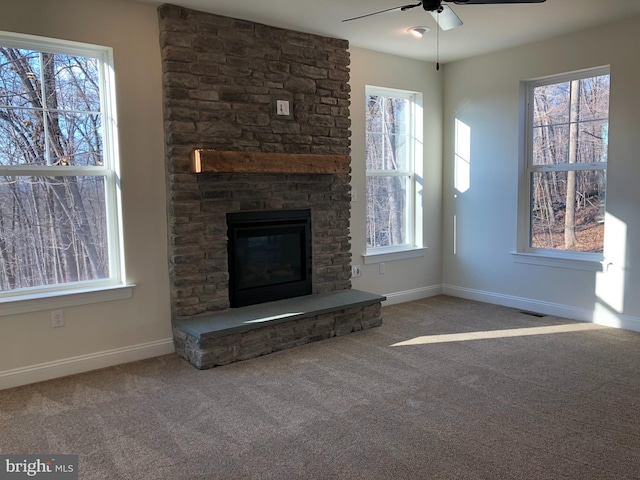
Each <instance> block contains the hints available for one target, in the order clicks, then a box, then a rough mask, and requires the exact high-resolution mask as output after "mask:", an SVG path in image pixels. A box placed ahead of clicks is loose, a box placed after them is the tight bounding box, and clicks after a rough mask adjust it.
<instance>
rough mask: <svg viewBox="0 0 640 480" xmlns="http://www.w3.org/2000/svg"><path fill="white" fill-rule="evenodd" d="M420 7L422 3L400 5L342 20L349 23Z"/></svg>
mask: <svg viewBox="0 0 640 480" xmlns="http://www.w3.org/2000/svg"><path fill="white" fill-rule="evenodd" d="M421 5H422V2H419V3H416V4H411V5H402V6H400V7H393V8H387V9H386V10H380V11H379V12H373V13H367V14H366V15H360V16H359V17H353V18H347V19H346V20H342V21H343V22H350V21H351V20H358V19H360V18H365V17H371V16H373V15H378V14H379V13H389V12H404V11H405V10H410V9H412V8H415V7H419V6H421Z"/></svg>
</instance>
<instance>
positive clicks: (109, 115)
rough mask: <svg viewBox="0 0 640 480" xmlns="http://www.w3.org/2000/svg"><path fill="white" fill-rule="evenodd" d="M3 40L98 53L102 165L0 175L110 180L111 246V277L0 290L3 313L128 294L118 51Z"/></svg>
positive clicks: (21, 37) (7, 169) (8, 169)
mask: <svg viewBox="0 0 640 480" xmlns="http://www.w3.org/2000/svg"><path fill="white" fill-rule="evenodd" d="M0 44H1V45H2V46H6V47H10V48H20V49H26V50H37V51H41V52H42V51H43V52H48V53H58V54H64V55H75V56H83V57H90V58H95V59H97V60H98V61H99V64H100V66H99V70H100V97H101V98H100V102H101V113H102V141H103V160H104V162H103V165H102V166H82V167H79V166H64V167H61V166H49V165H41V166H33V165H15V166H0V176H5V175H7V176H23V175H24V176H48V175H55V176H86V175H91V176H101V177H103V178H104V181H105V203H106V212H107V214H106V216H107V218H106V223H107V234H108V248H109V273H110V276H109V277H108V278H104V279H99V280H91V281H82V282H74V283H67V284H58V285H50V286H42V287H33V288H22V289H15V290H11V291H6V292H0V316H3V315H12V314H19V313H27V312H32V311H38V310H47V309H51V308H61V307H67V306H73V305H85V304H89V303H95V302H102V301H108V300H116V299H122V298H129V297H131V296H132V293H133V292H132V289H133V285H127V284H126V283H125V266H124V252H123V238H122V215H121V212H122V205H121V198H120V169H119V157H118V135H117V120H116V101H115V100H116V99H115V78H114V72H113V50H112V49H111V48H110V47H104V46H98V45H91V44H87V43H79V42H71V41H67V40H57V39H51V38H46V37H39V36H34V35H25V34H17V33H11V32H2V31H0Z"/></svg>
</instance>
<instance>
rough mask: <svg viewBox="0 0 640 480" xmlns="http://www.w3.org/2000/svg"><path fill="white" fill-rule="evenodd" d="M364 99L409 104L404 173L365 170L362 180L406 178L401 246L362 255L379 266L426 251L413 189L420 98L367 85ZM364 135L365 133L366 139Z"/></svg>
mask: <svg viewBox="0 0 640 480" xmlns="http://www.w3.org/2000/svg"><path fill="white" fill-rule="evenodd" d="M365 90H366V91H365V98H366V96H369V95H378V96H384V97H392V98H402V99H405V100H408V101H409V105H410V112H409V126H408V137H409V145H408V150H409V155H408V156H409V165H407V169H406V170H377V169H376V170H366V178H369V177H373V176H385V177H386V176H399V177H407V178H408V180H407V189H406V205H407V212H406V218H405V227H406V239H407V242H406V243H404V244H403V245H394V246H388V247H366V252H365V253H364V254H363V259H364V263H365V264H371V263H380V262H385V261H391V260H399V259H403V258H413V257H418V256H424V254H425V252H426V248H425V247H423V239H422V202H421V200H420V199H421V198H422V197H421V196H420V195H419V192H418V189H417V185H416V183H417V178H423V163H424V159H423V140H422V137H423V130H424V129H423V113H422V109H423V96H422V94H421V93H420V92H412V91H408V90H400V89H395V88H387V87H376V86H370V85H367V86H366V87H365ZM366 134H367V132H365V136H366Z"/></svg>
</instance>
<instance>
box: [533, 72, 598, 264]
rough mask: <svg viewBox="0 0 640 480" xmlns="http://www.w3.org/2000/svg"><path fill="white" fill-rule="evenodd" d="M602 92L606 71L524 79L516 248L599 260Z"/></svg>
mask: <svg viewBox="0 0 640 480" xmlns="http://www.w3.org/2000/svg"><path fill="white" fill-rule="evenodd" d="M609 90H610V76H609V71H608V69H599V70H590V71H587V72H580V73H577V74H572V75H565V76H563V77H554V78H551V79H545V80H543V81H535V82H530V83H528V84H527V94H528V95H527V100H528V101H527V120H528V142H527V143H528V149H527V155H526V162H527V164H526V177H527V178H526V202H524V201H523V204H524V205H526V218H527V224H526V229H523V230H524V232H523V233H526V243H525V242H524V241H523V242H522V243H523V244H524V248H523V249H521V250H522V251H524V252H530V253H547V254H550V255H551V256H554V255H558V256H563V255H564V256H568V257H570V256H572V255H573V257H574V258H583V259H585V260H586V259H589V258H591V259H593V260H597V259H599V258H600V257H601V255H602V252H603V246H604V205H605V196H606V184H607V181H606V178H607V145H608V136H609ZM524 236H525V235H523V237H524ZM523 240H524V238H523Z"/></svg>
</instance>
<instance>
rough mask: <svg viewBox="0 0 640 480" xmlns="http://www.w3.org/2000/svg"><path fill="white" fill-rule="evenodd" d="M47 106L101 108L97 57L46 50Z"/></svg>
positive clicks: (93, 109)
mask: <svg viewBox="0 0 640 480" xmlns="http://www.w3.org/2000/svg"><path fill="white" fill-rule="evenodd" d="M42 55H43V65H44V72H45V73H44V78H45V82H44V84H45V92H46V96H47V108H50V109H61V110H73V111H77V112H99V111H100V90H99V80H100V77H99V73H98V60H96V59H95V58H86V57H74V56H71V55H60V54H51V53H43V54H42Z"/></svg>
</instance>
